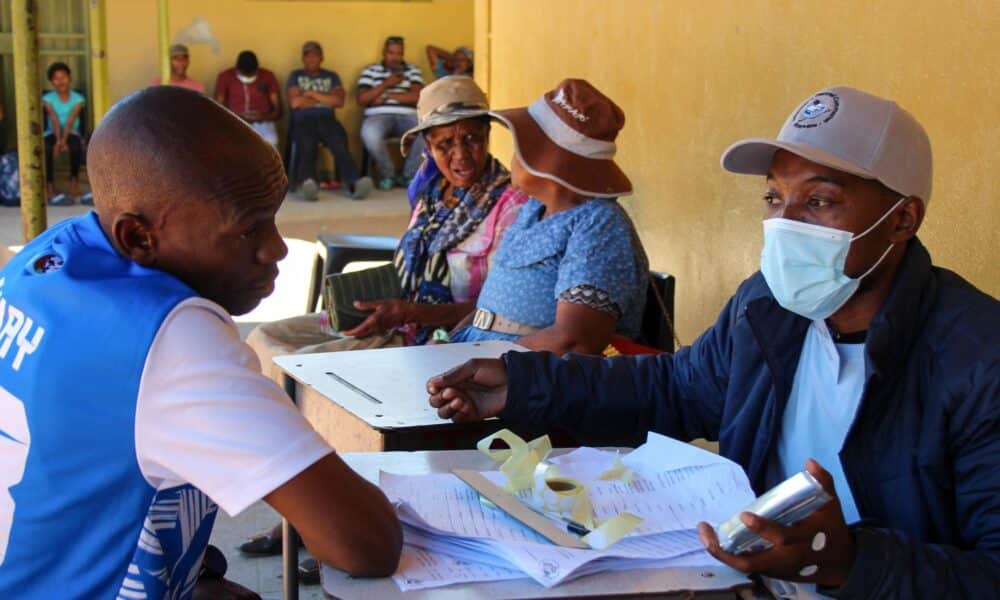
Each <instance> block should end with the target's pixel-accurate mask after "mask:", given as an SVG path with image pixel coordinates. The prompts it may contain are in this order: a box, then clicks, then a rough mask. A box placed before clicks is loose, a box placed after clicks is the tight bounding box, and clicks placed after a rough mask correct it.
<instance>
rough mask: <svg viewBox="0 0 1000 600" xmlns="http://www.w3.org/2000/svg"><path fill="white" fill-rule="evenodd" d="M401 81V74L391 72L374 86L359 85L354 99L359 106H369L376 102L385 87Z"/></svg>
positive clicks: (387, 87)
mask: <svg viewBox="0 0 1000 600" xmlns="http://www.w3.org/2000/svg"><path fill="white" fill-rule="evenodd" d="M401 81H403V74H402V73H393V74H392V75H389V76H388V77H386V79H385V81H383V82H382V83H380V84H378V85H376V86H375V87H367V86H365V87H359V88H358V91H357V93H356V94H355V98H354V99H355V100H356V101H357V102H358V104H360V105H361V106H371V105H373V104H376V101H377V99H378V98H380V97H381V96H382V94H383V93H384V92H385V91H386V90H387V89H389V88H391V87H392V86H394V85H396V84H398V83H399V82H401Z"/></svg>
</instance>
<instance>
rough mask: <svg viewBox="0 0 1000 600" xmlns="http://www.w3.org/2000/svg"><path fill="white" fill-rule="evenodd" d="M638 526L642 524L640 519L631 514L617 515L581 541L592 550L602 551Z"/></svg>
mask: <svg viewBox="0 0 1000 600" xmlns="http://www.w3.org/2000/svg"><path fill="white" fill-rule="evenodd" d="M640 524H642V517H637V516H636V515H633V514H632V513H618V514H617V515H615V516H614V517H612V518H610V519H608V520H607V521H605V522H604V523H601V526H600V527H598V528H597V529H595V530H593V531H591V532H590V533H588V534H587V535H585V536H583V538H582V539H583V541H584V542H586V543H587V545H588V546H590V547H591V548H593V549H594V550H604V549H605V548H607V547H608V546H610V545H611V544H614V543H615V542H617V541H618V540H620V539H622V538H623V537H625V536H626V535H628V534H629V532H631V531H632V530H633V529H635V528H636V527H638V526H639V525H640Z"/></svg>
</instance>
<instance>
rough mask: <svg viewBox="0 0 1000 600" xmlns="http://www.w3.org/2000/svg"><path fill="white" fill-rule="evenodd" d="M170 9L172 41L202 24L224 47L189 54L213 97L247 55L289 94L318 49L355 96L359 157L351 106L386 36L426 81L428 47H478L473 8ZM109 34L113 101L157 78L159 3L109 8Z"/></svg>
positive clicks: (118, 0)
mask: <svg viewBox="0 0 1000 600" xmlns="http://www.w3.org/2000/svg"><path fill="white" fill-rule="evenodd" d="M169 8H170V34H171V37H172V36H173V35H175V34H176V33H177V31H178V30H180V29H181V28H183V27H185V26H187V25H189V24H190V23H191V21H192V20H193V19H194V18H195V17H202V18H204V19H206V20H207V21H208V22H209V24H210V25H211V26H212V31H213V33H214V34H215V37H216V38H217V39H218V40H219V42H220V44H221V46H222V48H221V52H220V53H219V54H218V55H216V54H213V53H212V51H211V50H210V49H209V48H208V47H207V46H203V45H202V46H191V48H190V51H191V67H190V69H189V71H188V74H189V75H190V76H191V77H193V78H195V79H198V80H200V81H201V82H203V83H204V84H205V85H206V86H207V88H208V91H209V93H211V92H212V90H213V88H214V85H215V77H216V75H217V74H218V73H219V71H221V70H223V69H228V68H229V67H231V66H233V65H235V63H236V55H237V54H239V52H240V51H242V50H253V51H254V52H256V53H257V57H258V59H259V60H260V63H261V66H262V67H264V68H267V69H270V70H272V71H274V72H275V74H276V75H277V77H278V81H279V83H281V86H282V88H284V84H285V78H286V77H287V76H288V73H289V72H290V71H291V70H292V69H295V68H298V67H301V65H302V63H301V54H300V51H301V48H302V42H304V41H306V40H309V39H314V40H316V41H318V42H320V44H322V45H323V50H324V55H325V61H324V67H326V68H328V69H332V70H334V71H337V72H338V73H339V74H340V76H341V78H342V79H343V80H344V84H345V87H347V89H348V90H349V92H350V93H349V94H348V96H349V98H348V103H347V106H346V107H345V109H342V110H338V111H337V113H338V118H340V119H341V121H342V122H343V123H344V124H345V126H347V128H348V130H349V131H350V132H351V134H352V136H353V137H352V139H351V145H352V149H353V150H355V152H359V144H360V139H359V138H358V137H357V135H356V134H357V127H358V123H359V119H360V114H359V112H358V110H357V106H356V105H355V104H354V100H353V91H354V83H355V82H356V81H357V78H358V76H359V75H360V74H361V70H362V69H363V68H364V67H365V66H366V65H368V64H370V63H372V62H375V61H377V60H381V57H382V43H383V41H384V40H385V38H386V37H387V36H390V35H402V36H403V37H404V38H405V39H406V57H407V60H408V61H410V62H415V63H416V64H418V65H419V66H420V67H421V68H422V69H423V70H424V77H425V79H427V80H428V81H430V80H431V79H432V78H431V75H430V67H429V65H428V64H427V58H426V56H425V53H424V47H425V46H426V45H427V44H434V45H437V46H443V47H445V48H455V47H457V46H461V45H471V44H472V41H473V40H472V38H473V31H472V17H473V0H432V1H431V2H394V1H374V2H372V1H369V2H365V1H360V0H359V1H344V0H325V1H324V0H312V1H289V0H169ZM107 29H108V55H109V61H108V62H109V70H110V76H111V81H110V88H111V98H112V100H113V101H114V100H118V99H119V98H121V97H122V96H125V95H126V94H129V93H131V92H133V91H135V90H137V89H140V88H142V87H144V86H146V85H148V84H149V82H150V81H151V80H153V79H154V78H156V77H157V76H158V74H159V57H158V41H157V2H156V0H107ZM285 108H286V111H287V105H286V106H285Z"/></svg>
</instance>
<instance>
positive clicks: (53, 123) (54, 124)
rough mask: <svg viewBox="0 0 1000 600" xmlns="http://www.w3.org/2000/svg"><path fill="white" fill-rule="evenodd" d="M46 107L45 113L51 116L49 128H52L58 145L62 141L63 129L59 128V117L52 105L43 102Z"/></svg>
mask: <svg viewBox="0 0 1000 600" xmlns="http://www.w3.org/2000/svg"><path fill="white" fill-rule="evenodd" d="M42 105H44V106H45V113H46V114H47V115H49V126H50V127H51V128H52V133H53V134H54V135H55V136H56V143H59V142H60V141H62V127H60V126H59V115H57V114H56V111H55V109H54V108H52V105H51V104H49V103H48V102H42Z"/></svg>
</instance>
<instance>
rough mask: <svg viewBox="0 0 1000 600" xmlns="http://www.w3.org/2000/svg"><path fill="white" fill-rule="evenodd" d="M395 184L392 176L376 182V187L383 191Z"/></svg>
mask: <svg viewBox="0 0 1000 600" xmlns="http://www.w3.org/2000/svg"><path fill="white" fill-rule="evenodd" d="M395 186H396V182H395V181H393V180H392V177H386V178H384V179H382V180H381V181H379V182H378V189H380V190H382V191H383V192H388V191H389V190H391V189H392V188H393V187H395Z"/></svg>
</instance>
